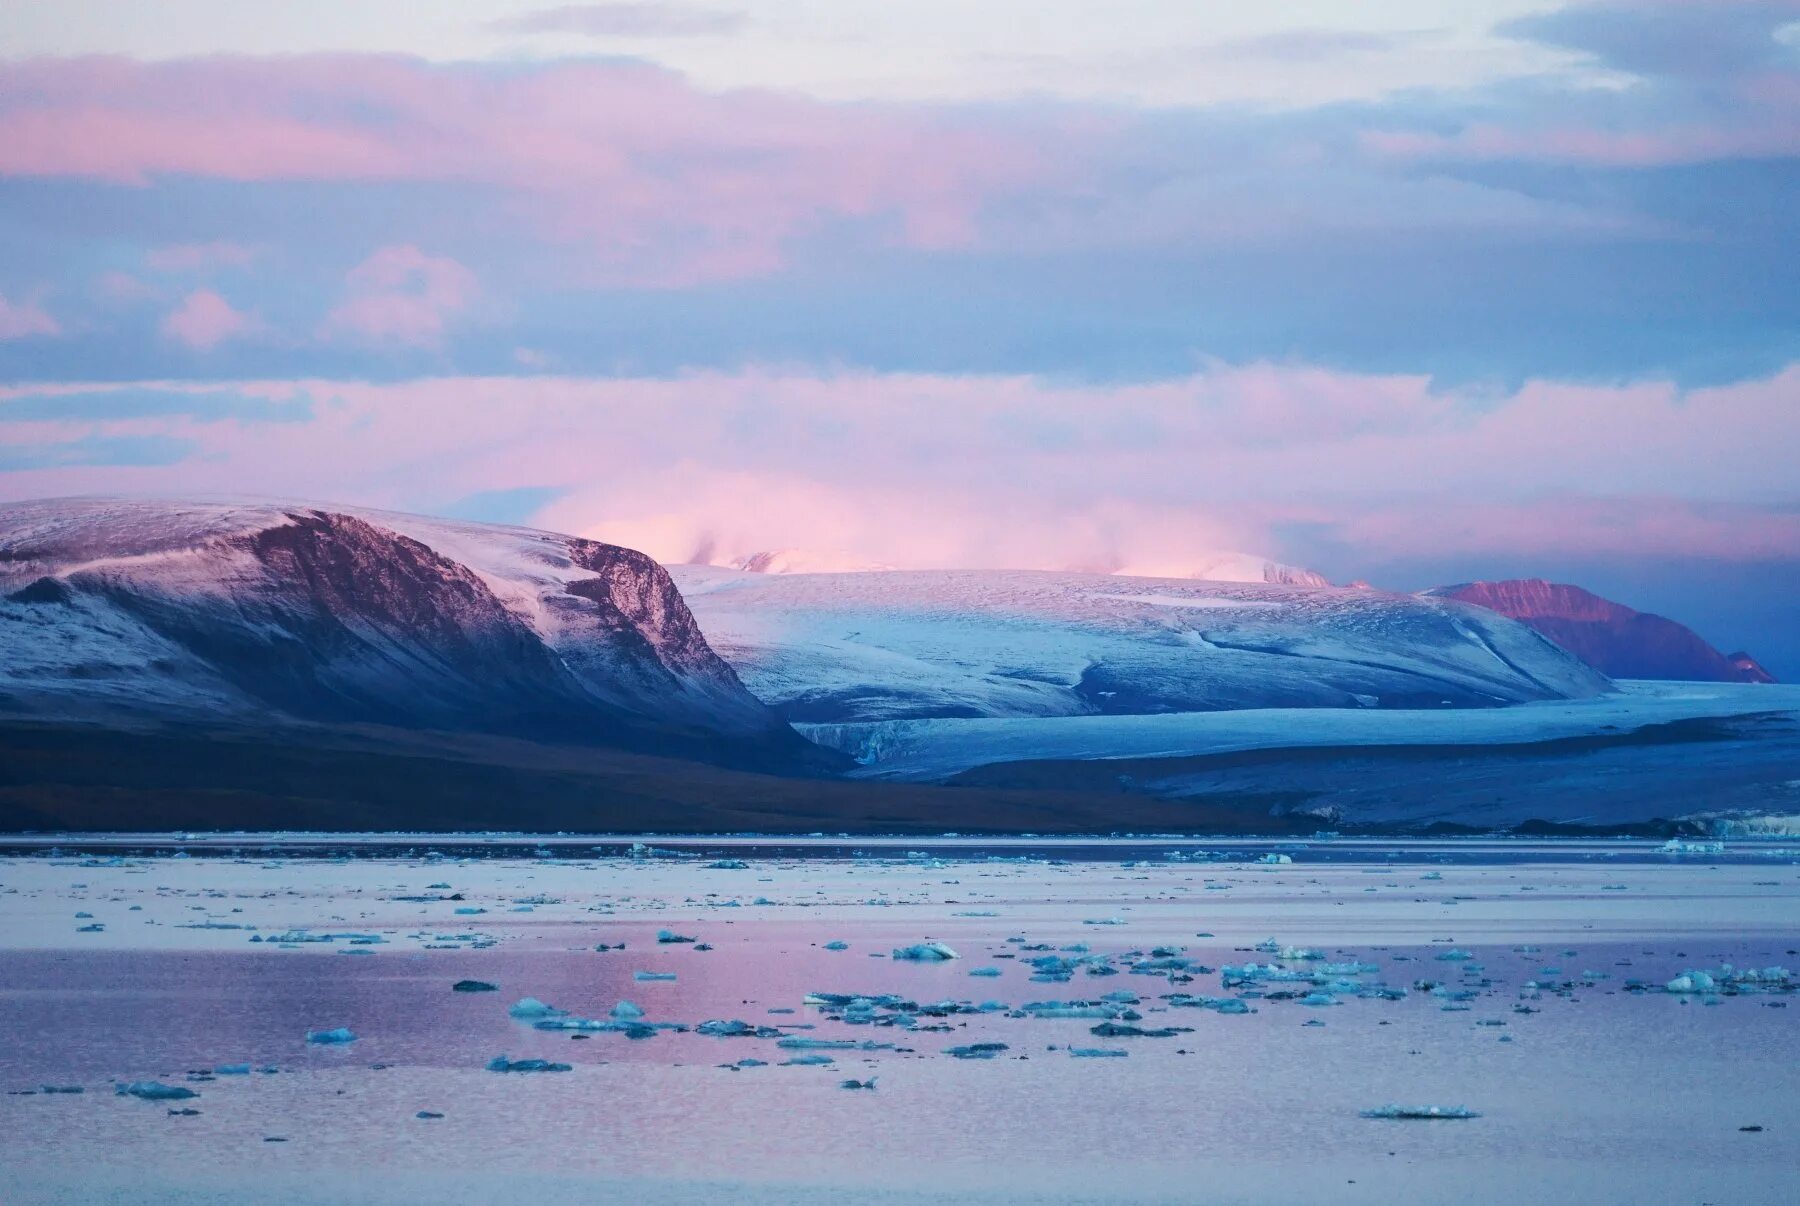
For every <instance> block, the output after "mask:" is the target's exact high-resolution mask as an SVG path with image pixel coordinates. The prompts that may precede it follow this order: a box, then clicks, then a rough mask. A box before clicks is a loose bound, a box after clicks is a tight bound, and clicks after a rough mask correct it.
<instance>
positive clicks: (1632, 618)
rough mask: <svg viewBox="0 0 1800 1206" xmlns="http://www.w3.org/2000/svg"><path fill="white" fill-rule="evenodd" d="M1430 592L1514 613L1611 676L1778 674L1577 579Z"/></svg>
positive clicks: (1748, 679) (1720, 678)
mask: <svg viewBox="0 0 1800 1206" xmlns="http://www.w3.org/2000/svg"><path fill="white" fill-rule="evenodd" d="M1426 593H1427V594H1430V595H1433V596H1435V597H1437V598H1443V599H1459V600H1461V601H1462V602H1465V603H1474V604H1476V605H1478V606H1481V607H1486V608H1488V609H1490V610H1492V611H1497V612H1499V613H1500V614H1501V615H1504V616H1511V617H1512V618H1513V619H1515V620H1518V621H1519V622H1521V623H1523V624H1528V625H1530V626H1531V627H1532V628H1534V629H1536V630H1537V631H1538V632H1541V633H1543V634H1544V635H1545V636H1547V637H1549V638H1550V639H1551V640H1553V641H1555V642H1556V643H1557V644H1558V645H1561V646H1562V647H1563V648H1564V649H1567V650H1568V651H1569V652H1570V653H1573V654H1574V655H1575V656H1576V657H1579V658H1580V659H1581V660H1583V661H1585V662H1587V663H1588V664H1589V665H1590V666H1593V667H1595V668H1596V669H1598V670H1601V671H1603V672H1605V673H1606V674H1608V675H1610V676H1611V677H1613V678H1672V679H1686V680H1691V681H1696V682H1725V683H1730V682H1745V683H1755V682H1761V683H1771V682H1774V681H1775V679H1774V678H1773V676H1771V675H1770V674H1769V672H1768V671H1767V670H1764V669H1763V668H1762V667H1761V666H1760V665H1758V664H1757V662H1756V659H1755V658H1753V657H1751V656H1750V655H1749V654H1747V653H1733V654H1731V655H1730V656H1729V657H1728V656H1726V655H1725V654H1722V653H1720V652H1719V651H1718V650H1717V649H1714V648H1713V647H1712V646H1711V645H1709V644H1707V643H1706V641H1704V640H1703V639H1701V637H1700V635H1699V634H1698V633H1696V632H1694V631H1693V630H1692V629H1690V628H1688V627H1686V626H1685V625H1682V624H1678V623H1676V622H1675V621H1674V620H1670V619H1665V618H1664V617H1662V616H1658V615H1651V614H1650V613H1648V612H1641V611H1634V610H1632V609H1631V608H1629V607H1626V606H1625V605H1624V604H1622V603H1614V602H1613V601H1612V600H1610V599H1603V598H1601V597H1600V596H1599V595H1596V594H1594V593H1593V592H1591V591H1587V590H1583V589H1582V588H1581V587H1579V586H1570V585H1568V584H1567V583H1562V582H1546V581H1544V580H1543V579H1541V578H1515V579H1512V580H1509V581H1505V582H1465V583H1463V584H1461V585H1459V586H1440V587H1437V588H1436V589H1434V590H1431V591H1428V592H1426Z"/></svg>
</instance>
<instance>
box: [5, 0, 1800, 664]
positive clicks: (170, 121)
mask: <svg viewBox="0 0 1800 1206" xmlns="http://www.w3.org/2000/svg"><path fill="white" fill-rule="evenodd" d="M1797 196H1800V0H1598V2H1593V0H1582V2H1579V3H1568V2H1559V0H1461V2H1453V0H1428V2H1427V0H1356V2H1350V0H1333V2H1325V0H1290V2H1288V3H1283V4H1280V5H1269V4H1250V3H1243V2H1222V0H1221V2H1205V0H1181V2H1177V0H1111V2H1109V3H1107V4H1104V5H1101V4H1095V3H1092V2H1091V0H981V2H979V3H970V2H969V0H913V2H912V3H909V4H906V5H896V4H892V3H876V2H873V0H735V2H734V0H707V2H706V3H692V4H689V3H673V2H669V3H656V2H644V3H602V4H568V5H555V4H544V3H533V2H531V0H437V2H435V3H433V4H431V5H420V4H417V3H412V2H399V0H341V2H337V0H333V2H324V0H310V2H309V0H289V2H287V3H283V4H276V5H246V4H243V3H241V2H240V0H160V2H159V3H158V4H156V5H144V4H142V3H138V2H137V0H51V2H43V0H9V2H8V3H7V4H6V5H5V7H4V10H0V499H7V498H29V497H42V496H51V495H63V494H77V493H123V492H129V493H148V494H185V493H206V494H219V493H242V494H258V495H281V496H294V497H301V498H308V499H317V500H328V501H337V502H343V503H351V504H365V505H378V506H385V507H392V508H400V509H409V510H421V511H430V512H435V513H442V514H454V515H462V516H467V517H471V518H479V519H490V520H497V521H505V522H519V523H532V524H537V525H541V526H547V527H553V528H557V529H561V530H566V531H574V532H579V533H582V534H586V535H592V536H596V537H599V538H602V539H608V540H615V541H618V542H620V543H625V544H630V545H633V546H635V547H639V548H643V549H645V550H646V551H648V552H650V553H652V554H653V555H655V556H658V557H660V558H663V559H665V560H672V561H682V560H687V559H690V558H692V557H694V556H696V555H702V556H712V557H721V558H722V557H728V556H734V555H742V554H745V553H749V552H754V551H757V550H759V549H766V548H772V547H798V548H801V549H805V550H809V551H825V552H832V553H837V552H841V553H843V554H844V555H846V556H848V557H850V558H851V559H854V560H860V561H868V562H881V563H887V564H895V565H903V566H920V567H925V566H951V565H955V566H977V565H989V566H1010V567H1023V568H1083V569H1118V568H1133V569H1142V568H1145V567H1153V568H1166V569H1171V570H1178V569H1179V568H1180V567H1182V566H1183V565H1184V564H1189V563H1193V562H1197V561H1199V560H1202V559H1203V558H1204V556H1205V554H1206V553H1208V552H1210V551H1212V550H1217V549H1222V548H1223V549H1241V550H1246V551H1252V552H1257V553H1263V554H1266V555H1268V556H1271V557H1274V558H1276V559H1279V560H1283V561H1287V562H1292V563H1297V564H1301V565H1306V566H1309V567H1312V568H1316V569H1318V570H1320V571H1322V572H1324V573H1326V574H1327V575H1328V576H1330V577H1332V578H1333V579H1334V580H1337V581H1351V580H1354V579H1364V580H1367V581H1370V582H1373V583H1375V584H1376V585H1379V586H1384V587H1389V588H1393V589H1407V590H1411V589H1419V588H1423V587H1427V586H1431V585H1435V584H1440V583H1447V582H1458V581H1465V580H1469V579H1474V578H1500V577H1513V576H1541V577H1549V578H1553V579H1559V580H1564V581H1573V582H1577V583H1580V584H1582V585H1585V586H1588V587H1589V588H1591V589H1594V590H1596V591H1599V592H1600V593H1603V594H1607V595H1609V596H1611V597H1614V598H1618V599H1620V600H1622V601H1624V602H1626V603H1629V604H1631V605H1633V606H1636V607H1639V608H1642V609H1645V610H1651V611H1658V612H1662V613H1663V614H1668V615H1672V616H1674V617H1675V618H1677V619H1681V620H1683V621H1685V622H1687V623H1690V624H1692V625H1693V626H1695V627H1696V628H1697V629H1698V630H1699V631H1700V632H1701V633H1702V634H1703V635H1704V636H1706V637H1707V638H1708V639H1710V640H1712V641H1713V642H1714V643H1716V644H1718V645H1720V646H1721V647H1723V648H1726V649H1728V650H1729V649H1735V648H1740V647H1742V648H1748V649H1750V650H1751V651H1752V652H1753V653H1755V654H1756V655H1758V656H1759V657H1761V658H1762V659H1763V660H1764V661H1765V662H1766V663H1768V664H1769V665H1770V667H1771V668H1772V669H1773V670H1774V671H1775V672H1776V673H1777V674H1778V675H1781V676H1783V677H1786V678H1790V679H1794V678H1800V602H1796V600H1800V469H1797V468H1796V457H1797V454H1800V205H1796V204H1795V202H1794V198H1795V197H1797Z"/></svg>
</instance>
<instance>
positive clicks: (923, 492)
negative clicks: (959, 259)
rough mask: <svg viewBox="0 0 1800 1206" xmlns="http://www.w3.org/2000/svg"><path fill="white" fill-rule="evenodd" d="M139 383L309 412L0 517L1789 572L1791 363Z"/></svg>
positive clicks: (43, 487)
mask: <svg viewBox="0 0 1800 1206" xmlns="http://www.w3.org/2000/svg"><path fill="white" fill-rule="evenodd" d="M427 258H429V257H427ZM411 262H413V261H412V260H411V257H410V256H400V255H396V256H394V257H391V263H390V262H389V261H387V260H384V261H383V264H384V265H385V266H383V267H380V268H371V269H370V271H369V273H368V276H369V278H370V279H371V280H372V281H374V282H375V283H376V284H377V285H381V286H385V284H387V283H391V282H393V281H395V280H402V279H404V280H414V279H416V271H415V270H412V269H406V265H407V264H409V263H411ZM403 269H404V271H403ZM408 272H414V273H415V274H414V275H408ZM145 384H146V383H139V387H143V386H144V385H145ZM65 388H67V389H70V390H75V391H77V392H86V391H91V390H94V389H105V388H118V387H106V386H92V385H90V386H80V387H76V386H70V387H65ZM154 388H156V389H158V390H163V391H170V390H173V391H177V392H192V393H196V394H203V393H205V392H207V391H209V390H228V391H230V392H231V393H232V394H233V395H234V396H250V397H256V396H267V397H270V398H272V399H277V400H288V399H293V398H295V397H298V396H300V395H305V396H306V397H309V398H313V399H329V400H330V405H329V406H323V405H322V406H319V407H317V408H316V411H315V414H314V417H313V419H312V420H311V421H309V422H307V423H284V424H281V425H279V428H276V427H275V426H272V425H255V424H242V425H237V424H217V423H213V424H205V423H197V422H187V421H184V420H182V419H181V418H179V417H178V416H177V417H169V418H164V419H157V420H147V419H140V420H132V421H131V422H130V424H128V425H125V426H120V427H119V428H118V431H119V432H120V433H122V432H124V431H129V432H130V433H132V434H166V435H171V436H176V437H180V438H183V439H189V440H193V441H195V442H196V443H197V444H198V445H199V446H200V448H201V449H202V451H203V453H204V455H203V456H202V457H200V458H199V459H197V460H194V461H190V462H189V463H187V464H185V465H183V466H182V467H181V469H180V471H179V473H176V472H175V471H173V470H168V471H164V470H154V469H147V470H144V471H142V472H141V474H140V477H136V478H133V479H131V484H128V483H127V482H125V481H123V480H115V479H114V478H113V477H111V476H109V474H110V473H111V471H110V470H105V469H80V468H65V469H56V470H34V471H31V472H29V473H20V474H13V475H0V493H4V494H8V495H12V496H15V497H16V496H26V495H33V494H46V493H79V492H84V491H95V490H101V491H104V490H118V489H128V488H129V489H147V488H160V489H163V490H183V491H196V490H210V491H239V492H242V491H252V492H258V493H272V494H286V495H294V496H300V497H311V498H327V499H331V498H336V499H342V500H345V501H350V502H367V503H377V504H382V505H388V506H397V507H414V508H417V507H420V506H427V505H431V504H432V503H433V502H434V501H436V502H448V501H450V500H453V499H455V498H458V497H461V496H463V495H466V494H472V493H475V492H479V491H489V490H501V489H507V488H512V487H519V486H533V487H544V486H550V487H555V488H557V489H558V490H559V491H560V492H561V493H560V496H559V498H558V499H557V501H555V502H553V503H551V504H550V505H548V506H547V507H546V508H545V509H544V510H543V511H541V512H540V513H539V515H538V516H537V521H538V522H539V523H542V524H545V525H548V526H553V527H559V528H564V529H567V530H573V531H580V532H585V533H588V534H591V535H595V536H599V537H602V538H605V539H610V540H616V541H620V542H622V543H626V544H630V545H634V546H637V547H642V548H645V549H646V550H647V551H650V552H652V553H654V554H655V555H658V556H661V557H665V558H670V559H674V560H682V559H685V558H687V557H688V556H690V555H691V554H692V553H693V551H694V550H695V548H697V547H699V546H701V545H702V544H710V545H711V547H712V548H713V549H714V550H715V553H716V554H718V555H727V556H734V555H742V554H744V553H748V552H754V551H758V550H760V549H764V548H770V547H798V548H801V549H813V550H819V549H842V550H846V551H847V552H849V553H852V554H855V555H857V556H859V557H861V558H863V559H865V560H868V561H877V562H885V563H888V564H892V565H897V566H926V565H956V564H962V565H987V566H1013V567H1023V568H1066V567H1080V566H1087V567H1092V566H1099V565H1123V564H1138V565H1178V564H1182V563H1184V562H1185V561H1187V560H1190V559H1191V558H1192V557H1193V556H1194V555H1195V554H1196V553H1197V552H1202V551H1207V550H1212V549H1218V548H1238V549H1245V550H1247V551H1252V552H1261V553H1267V554H1269V555H1272V556H1275V557H1277V558H1285V559H1297V558H1296V557H1295V556H1294V555H1293V551H1292V550H1289V549H1287V548H1284V547H1283V542H1282V534H1283V533H1284V532H1285V531H1288V530H1291V529H1292V528H1294V527H1295V526H1296V525H1300V526H1318V527H1322V528H1323V529H1325V530H1327V531H1329V532H1330V533H1332V539H1334V540H1336V541H1339V542H1341V543H1343V544H1344V545H1345V546H1347V547H1348V548H1350V549H1351V550H1352V551H1354V552H1357V553H1360V555H1362V556H1366V557H1368V558H1369V559H1370V560H1371V561H1375V560H1378V559H1379V560H1393V559H1395V558H1397V557H1401V556H1405V555H1421V554H1425V553H1452V552H1457V551H1462V552H1496V551H1497V552H1509V553H1522V554H1529V553H1540V554H1543V555H1545V556H1550V555H1553V554H1556V553H1565V554H1580V555H1584V556H1586V555H1598V554H1601V553H1616V554H1629V555H1657V556H1662V555H1693V556H1709V557H1718V558H1727V559H1730V558H1737V559H1757V558H1766V557H1794V558H1800V520H1797V519H1796V516H1797V515H1800V505H1797V504H1800V495H1797V493H1796V487H1795V482H1794V474H1793V466H1792V452H1791V450H1792V449H1793V448H1795V447H1800V406H1796V405H1795V400H1796V399H1797V398H1800V364H1797V365H1794V366H1790V367H1789V368H1788V369H1786V370H1784V371H1782V372H1780V373H1777V374H1774V375H1772V376H1770V377H1768V378H1765V379H1762V380H1755V381H1744V382H1739V383H1735V384H1731V385H1724V386H1717V387H1709V388H1705V389H1690V390H1682V389H1679V388H1677V387H1675V386H1673V385H1671V384H1669V383H1668V382H1660V381H1647V382H1626V383H1619V384H1614V385H1592V384H1576V383H1569V382H1561V381H1548V380H1539V381H1531V382H1528V383H1526V384H1525V385H1523V386H1522V387H1520V388H1518V389H1516V390H1511V391H1504V392H1501V391H1492V390H1488V391H1482V390H1474V389H1441V388H1434V387H1433V385H1432V384H1431V382H1430V381H1429V380H1428V379H1426V378H1423V377H1416V376H1407V375H1380V374H1355V373H1345V372H1336V371H1332V370H1327V369H1322V368H1318V367H1315V366H1307V365H1280V364H1248V365H1223V364H1214V365H1208V366H1206V367H1205V368H1203V369H1202V370H1201V371H1199V372H1197V373H1195V374H1192V375H1190V376H1187V377H1181V378H1174V379H1170V380H1166V381H1152V382H1144V383H1137V384H1122V385H1070V384H1066V383H1057V382H1049V381H1044V380H1040V379H1036V378H1032V377H1024V376H983V377H956V376H937V375H923V374H912V375H907V374H879V373H869V372H842V373H822V372H806V371H800V370H770V369H763V370H747V371H744V372H738V373H729V374H727V373H697V374H693V375H690V376H685V377H677V378H656V379H651V378H644V379H591V378H560V377H548V376H531V377H510V378H442V379H427V380H418V381H409V382H400V383H392V384H372V383H366V382H352V381H291V382H236V383H231V384H221V385H216V386H214V385H193V384H186V385H183V384H169V383H161V384H154ZM43 392H45V390H44V389H42V388H39V387H22V386H21V387H14V388H13V389H12V390H11V391H10V393H11V394H12V396H23V394H27V393H43ZM8 393H9V391H6V390H0V397H5V396H7V394H8ZM0 422H4V420H3V418H0ZM121 422H123V421H121ZM83 430H84V431H87V430H89V429H86V428H84V429H83ZM92 430H93V431H94V432H95V433H97V434H106V433H108V432H111V431H113V428H112V427H107V426H104V425H103V426H100V427H96V428H93V429H92ZM71 434H72V433H71V432H69V431H66V430H65V431H62V432H61V433H60V435H58V436H57V437H56V438H61V439H67V438H70V436H71ZM3 438H5V439H6V440H7V441H8V442H11V443H17V442H22V441H26V440H28V439H32V438H41V439H50V438H51V436H50V435H47V434H46V435H37V436H33V435H30V434H29V433H26V432H23V431H19V430H16V429H9V430H7V431H6V432H5V433H4V436H3ZM134 472H137V471H134ZM158 474H161V475H162V476H160V477H159V476H158ZM145 483H150V484H148V485H147V484H145ZM156 483H160V485H157V484H156Z"/></svg>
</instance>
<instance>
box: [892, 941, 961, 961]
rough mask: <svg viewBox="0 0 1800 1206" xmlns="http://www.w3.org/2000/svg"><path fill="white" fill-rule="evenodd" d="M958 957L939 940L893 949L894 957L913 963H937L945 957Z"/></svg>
mask: <svg viewBox="0 0 1800 1206" xmlns="http://www.w3.org/2000/svg"><path fill="white" fill-rule="evenodd" d="M958 957H959V956H958V955H957V953H956V952H955V951H953V950H951V949H950V948H949V947H947V946H945V945H944V944H943V943H941V942H915V943H914V944H913V945H911V946H902V947H899V948H897V949H896V950H895V951H894V958H896V959H905V960H909V961H911V962H914V963H938V962H942V961H943V960H945V959H955V958H958Z"/></svg>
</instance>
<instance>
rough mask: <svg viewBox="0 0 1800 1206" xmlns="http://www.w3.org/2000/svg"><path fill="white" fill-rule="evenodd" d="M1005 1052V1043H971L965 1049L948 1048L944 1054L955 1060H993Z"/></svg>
mask: <svg viewBox="0 0 1800 1206" xmlns="http://www.w3.org/2000/svg"><path fill="white" fill-rule="evenodd" d="M1005 1050H1007V1046H1006V1044H1005V1043H969V1044H968V1045H967V1046H963V1047H946V1048H945V1049H944V1054H945V1055H948V1056H951V1057H953V1058H955V1059H993V1058H994V1057H995V1056H996V1055H999V1054H1000V1053H1001V1052H1002V1051H1005Z"/></svg>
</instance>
